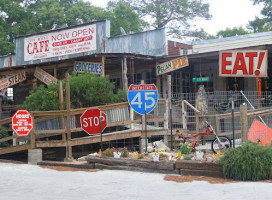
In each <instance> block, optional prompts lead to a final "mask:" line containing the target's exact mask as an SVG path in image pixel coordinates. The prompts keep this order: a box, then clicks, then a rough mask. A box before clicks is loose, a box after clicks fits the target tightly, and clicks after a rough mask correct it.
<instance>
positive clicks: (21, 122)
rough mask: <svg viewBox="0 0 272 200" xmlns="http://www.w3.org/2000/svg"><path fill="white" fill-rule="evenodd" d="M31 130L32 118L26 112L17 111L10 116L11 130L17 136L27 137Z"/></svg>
mask: <svg viewBox="0 0 272 200" xmlns="http://www.w3.org/2000/svg"><path fill="white" fill-rule="evenodd" d="M32 128H33V118H32V116H31V114H30V113H29V112H28V111H27V110H17V112H16V113H15V114H14V115H13V116H12V129H13V131H14V132H15V133H16V134H17V135H18V136H27V135H28V134H29V133H30V131H31V130H32Z"/></svg>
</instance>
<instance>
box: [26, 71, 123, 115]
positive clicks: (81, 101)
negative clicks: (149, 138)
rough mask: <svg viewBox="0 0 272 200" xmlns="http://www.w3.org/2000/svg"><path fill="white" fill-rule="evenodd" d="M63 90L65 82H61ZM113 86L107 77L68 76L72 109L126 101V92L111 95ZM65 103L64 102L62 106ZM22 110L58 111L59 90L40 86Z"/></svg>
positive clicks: (55, 85) (56, 86)
mask: <svg viewBox="0 0 272 200" xmlns="http://www.w3.org/2000/svg"><path fill="white" fill-rule="evenodd" d="M62 82H63V88H64V96H65V94H66V90H65V88H66V87H65V80H62ZM113 88H114V85H113V83H111V82H110V81H109V79H108V77H102V76H96V75H90V74H87V73H84V74H78V75H76V74H74V75H73V76H70V99H71V107H72V108H82V107H91V106H98V105H103V104H108V103H117V102H122V101H127V97H126V91H119V92H118V94H114V93H113ZM65 104H66V102H64V105H65ZM23 108H25V109H28V110H32V111H33V110H36V111H43V110H58V109H59V88H58V85H57V84H50V85H49V86H48V88H46V87H45V86H43V85H41V86H39V88H38V89H37V90H36V91H31V92H30V95H29V96H28V97H27V98H26V100H25V102H24V104H23Z"/></svg>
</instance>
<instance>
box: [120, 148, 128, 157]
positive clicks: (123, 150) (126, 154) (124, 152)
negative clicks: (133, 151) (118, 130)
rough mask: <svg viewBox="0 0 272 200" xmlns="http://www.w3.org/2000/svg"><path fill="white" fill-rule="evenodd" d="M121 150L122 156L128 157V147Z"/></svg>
mask: <svg viewBox="0 0 272 200" xmlns="http://www.w3.org/2000/svg"><path fill="white" fill-rule="evenodd" d="M120 152H121V156H122V157H128V156H129V154H128V149H127V148H125V147H124V148H122V149H120Z"/></svg>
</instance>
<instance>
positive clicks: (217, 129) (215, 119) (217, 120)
mask: <svg viewBox="0 0 272 200" xmlns="http://www.w3.org/2000/svg"><path fill="white" fill-rule="evenodd" d="M214 122H215V132H216V134H217V135H220V123H219V119H218V117H217V116H215V117H214Z"/></svg>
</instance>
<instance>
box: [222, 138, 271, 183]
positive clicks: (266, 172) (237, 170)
mask: <svg viewBox="0 0 272 200" xmlns="http://www.w3.org/2000/svg"><path fill="white" fill-rule="evenodd" d="M219 163H220V164H222V165H223V173H224V176H225V177H226V178H232V179H237V180H243V181H247V180H250V181H258V180H266V179H271V178H272V146H271V145H270V146H260V145H258V144H256V143H250V142H247V143H244V144H242V145H241V146H240V147H238V148H235V149H230V150H229V151H227V152H226V153H225V154H224V156H223V157H221V159H220V160H219Z"/></svg>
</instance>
